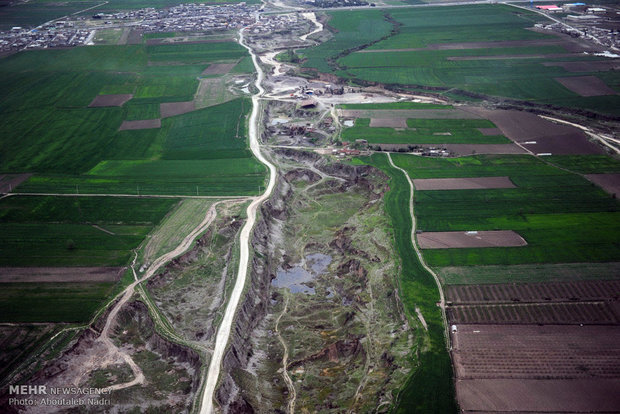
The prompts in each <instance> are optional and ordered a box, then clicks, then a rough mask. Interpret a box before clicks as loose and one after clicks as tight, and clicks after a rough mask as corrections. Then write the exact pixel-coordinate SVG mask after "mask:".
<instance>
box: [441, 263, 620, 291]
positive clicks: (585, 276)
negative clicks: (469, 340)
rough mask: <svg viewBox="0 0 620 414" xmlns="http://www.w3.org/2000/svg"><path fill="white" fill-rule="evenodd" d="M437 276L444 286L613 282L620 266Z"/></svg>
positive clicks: (449, 271)
mask: <svg viewBox="0 0 620 414" xmlns="http://www.w3.org/2000/svg"><path fill="white" fill-rule="evenodd" d="M437 273H438V274H439V277H440V278H441V279H442V282H443V284H444V285H479V284H485V283H540V282H569V281H570V282H572V281H581V280H610V279H618V278H620V263H619V262H611V263H561V264H540V263H538V264H525V265H514V266H501V265H496V266H493V265H491V266H461V267H441V268H438V269H437Z"/></svg>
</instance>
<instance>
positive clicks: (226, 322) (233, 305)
mask: <svg viewBox="0 0 620 414" xmlns="http://www.w3.org/2000/svg"><path fill="white" fill-rule="evenodd" d="M245 29H246V28H243V29H241V30H240V31H239V44H240V45H241V46H243V47H245V48H246V49H247V50H248V52H249V53H250V55H251V56H252V62H253V63H254V67H255V68H256V71H257V73H258V76H257V77H256V81H255V82H254V84H255V85H256V88H257V89H258V92H257V93H256V94H255V95H253V96H252V114H251V115H250V125H249V140H250V149H251V150H252V153H253V154H254V156H255V157H256V158H257V159H258V160H259V161H260V162H262V163H263V164H265V165H266V166H267V167H268V168H269V184H268V185H267V188H266V189H265V192H264V193H263V194H262V195H261V196H260V197H258V198H256V199H254V201H253V202H252V203H251V204H250V205H249V206H248V209H247V216H248V219H247V221H246V223H245V225H244V226H243V229H242V230H241V235H240V238H239V245H240V255H239V271H238V272H237V280H236V281H235V286H234V288H233V291H232V293H231V294H230V299H229V301H228V305H227V306H226V311H225V313H224V318H223V319H222V323H221V324H220V327H219V329H218V331H217V336H216V338H215V348H214V349H213V355H212V357H211V362H210V364H209V370H208V371H207V379H206V381H205V388H204V392H203V394H202V402H201V404H200V413H201V414H211V413H212V412H213V393H214V392H215V386H216V385H217V380H218V377H219V376H220V370H221V365H222V358H223V357H224V351H225V349H226V345H227V344H228V338H229V337H230V332H231V329H232V323H233V319H234V316H235V314H236V311H237V305H238V304H239V299H240V298H241V294H242V293H243V288H244V287H245V281H246V277H247V273H248V262H249V250H250V248H249V242H250V236H251V231H252V228H253V227H254V224H255V223H256V212H257V211H258V208H259V207H260V205H261V204H262V203H263V201H265V200H267V198H269V196H270V195H271V192H272V191H273V188H274V187H275V183H276V173H277V171H276V167H275V166H274V165H273V164H272V163H271V162H269V161H268V160H267V159H266V158H265V157H264V156H263V154H262V153H261V151H260V144H259V142H258V115H259V112H260V98H261V97H262V96H263V94H264V93H265V90H264V89H263V87H262V82H263V79H264V76H265V74H264V73H263V70H262V69H261V67H260V65H259V64H258V60H257V57H256V54H255V53H254V52H253V50H252V49H251V48H250V47H249V46H247V45H246V44H245V43H244V38H243V31H244V30H245Z"/></svg>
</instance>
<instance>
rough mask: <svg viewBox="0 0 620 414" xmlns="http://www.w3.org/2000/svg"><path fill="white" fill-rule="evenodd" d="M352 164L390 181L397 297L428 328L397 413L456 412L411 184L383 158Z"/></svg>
mask: <svg viewBox="0 0 620 414" xmlns="http://www.w3.org/2000/svg"><path fill="white" fill-rule="evenodd" d="M356 162H363V163H368V164H369V165H372V166H374V167H377V168H379V169H381V170H382V171H383V172H384V173H386V174H387V175H388V176H389V177H390V181H389V183H388V185H389V187H390V191H388V192H387V193H386V194H385V196H384V200H385V210H386V212H387V214H388V215H389V217H390V219H391V221H392V227H393V228H394V232H395V233H394V243H395V247H396V250H397V252H398V254H399V257H400V259H401V273H400V276H399V295H400V297H401V300H402V301H403V305H404V306H405V309H406V310H407V312H409V314H410V315H414V314H415V313H416V310H417V309H419V310H420V312H421V313H422V315H423V316H424V319H425V321H426V324H427V326H428V342H426V341H425V342H424V344H422V343H419V345H423V347H422V348H421V352H420V353H418V356H417V357H418V360H419V362H420V365H419V367H418V368H417V369H416V370H415V371H414V375H412V376H411V377H410V378H409V380H408V382H407V383H406V385H405V386H404V387H403V389H402V390H401V391H400V393H399V396H398V402H399V405H398V408H397V410H396V412H399V413H401V412H402V413H408V412H414V411H419V412H442V413H443V412H456V411H457V408H456V407H455V405H454V401H453V397H452V396H453V395H454V386H453V383H452V366H451V361H450V357H449V355H448V353H447V351H446V348H445V347H446V344H445V339H444V335H443V329H444V328H443V323H442V318H441V313H440V309H439V307H438V306H437V302H438V300H439V293H438V292H437V287H436V285H435V282H434V280H433V277H432V276H431V275H430V274H429V273H428V272H427V271H426V270H425V269H424V268H423V267H422V265H421V264H420V262H419V260H418V258H417V256H416V254H415V251H414V250H413V247H412V245H411V217H410V215H409V194H410V193H409V185H408V183H407V180H406V178H405V177H404V175H403V174H402V173H401V172H400V171H397V170H395V169H394V168H392V167H391V166H390V165H389V163H388V160H387V157H386V156H385V155H384V154H375V155H373V156H371V157H368V158H362V159H360V160H358V161H356Z"/></svg>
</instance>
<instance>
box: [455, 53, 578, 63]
mask: <svg viewBox="0 0 620 414" xmlns="http://www.w3.org/2000/svg"><path fill="white" fill-rule="evenodd" d="M576 56H579V54H577V53H546V54H530V55H491V56H486V55H485V56H448V57H447V58H446V60H451V61H465V60H498V59H503V60H510V59H515V60H521V59H558V58H570V57H576Z"/></svg>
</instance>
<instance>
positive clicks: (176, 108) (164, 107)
mask: <svg viewBox="0 0 620 414" xmlns="http://www.w3.org/2000/svg"><path fill="white" fill-rule="evenodd" d="M194 109H196V108H195V106H194V101H187V102H165V103H162V104H160V105H159V112H160V113H161V117H162V118H168V117H171V116H175V115H181V114H186V113H188V112H192V111H193V110H194Z"/></svg>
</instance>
